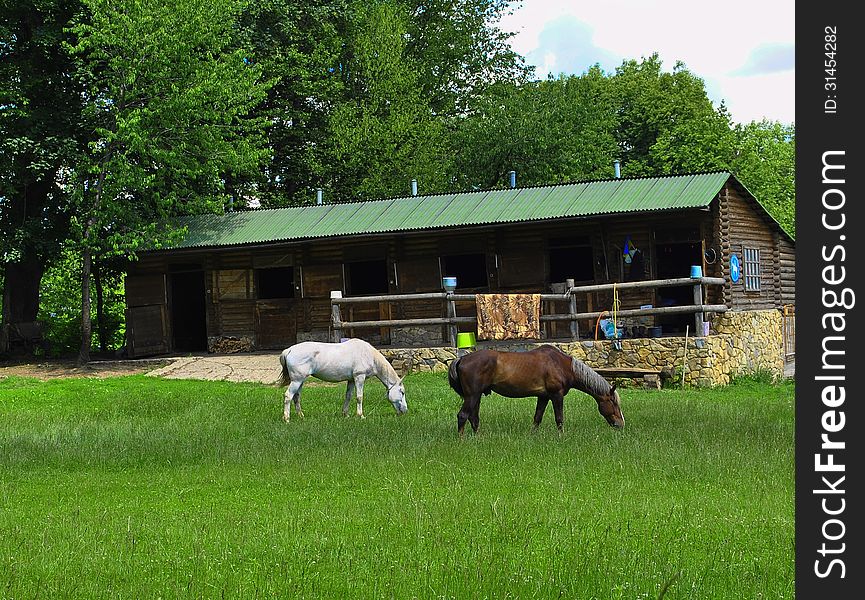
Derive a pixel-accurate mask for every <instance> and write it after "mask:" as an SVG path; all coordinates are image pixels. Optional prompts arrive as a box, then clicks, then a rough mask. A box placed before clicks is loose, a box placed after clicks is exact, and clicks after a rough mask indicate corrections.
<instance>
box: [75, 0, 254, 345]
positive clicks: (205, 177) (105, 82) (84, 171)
mask: <svg viewBox="0 0 865 600" xmlns="http://www.w3.org/2000/svg"><path fill="white" fill-rule="evenodd" d="M86 4H87V6H88V8H89V9H90V13H89V15H88V17H87V18H86V19H82V20H81V21H79V22H78V23H77V24H76V26H75V32H76V34H77V35H78V43H77V44H76V45H75V46H74V48H73V50H74V52H75V54H76V55H77V56H78V57H79V59H80V69H79V76H80V77H82V78H83V79H85V80H86V82H87V84H88V87H87V96H86V98H87V103H88V106H87V111H86V113H85V114H86V117H87V119H88V122H89V123H91V124H92V126H93V131H94V135H93V139H92V141H91V143H90V144H89V146H88V150H87V152H86V153H83V154H82V155H81V156H80V157H79V161H78V164H77V165H76V170H75V173H74V179H73V181H72V183H71V185H72V187H73V197H74V205H73V210H74V217H73V219H72V223H73V232H74V235H75V241H76V242H77V247H76V248H75V250H76V251H78V252H80V255H81V261H82V271H81V273H82V276H81V282H82V283H81V290H82V293H81V298H82V344H81V350H80V352H79V362H87V361H88V360H89V358H90V347H91V317H90V314H91V292H90V283H91V274H92V259H93V257H94V256H99V257H110V256H114V255H127V256H134V254H135V252H136V251H137V250H139V249H141V248H147V247H154V246H157V247H158V245H159V244H160V243H161V242H162V241H164V240H166V239H170V237H171V235H172V234H173V233H175V232H174V230H173V228H172V227H171V226H170V224H169V221H168V219H169V218H170V217H172V216H175V215H178V214H188V213H194V212H202V211H220V210H222V208H223V204H224V203H225V202H226V200H227V197H228V193H227V191H226V186H225V179H226V177H231V176H235V175H239V176H244V175H246V174H248V173H251V172H254V171H256V170H257V169H258V168H259V166H260V164H261V162H262V160H263V159H264V157H265V152H263V151H262V150H261V146H262V145H263V139H262V135H261V131H262V127H263V126H264V123H263V122H261V121H260V120H258V119H251V118H249V116H248V115H249V112H250V110H251V109H252V107H254V106H255V105H256V104H258V103H259V102H260V101H261V100H262V99H263V97H264V93H265V86H264V85H263V84H262V82H261V81H260V70H259V69H258V68H257V67H255V66H254V65H253V64H250V63H251V60H250V57H249V55H248V54H249V53H248V52H247V51H245V50H243V49H238V48H233V47H232V43H233V42H234V39H233V35H234V25H235V23H236V17H237V15H238V13H239V9H240V6H241V5H240V2H239V1H238V2H225V1H222V0H178V1H176V2H174V3H170V4H166V3H164V2H161V1H160V0H125V1H123V2H117V1H116V0H86Z"/></svg>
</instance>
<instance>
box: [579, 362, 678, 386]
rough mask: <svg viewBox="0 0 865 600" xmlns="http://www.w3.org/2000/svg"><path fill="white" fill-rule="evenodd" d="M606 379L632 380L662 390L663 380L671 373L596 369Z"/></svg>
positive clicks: (609, 368) (625, 368)
mask: <svg viewBox="0 0 865 600" xmlns="http://www.w3.org/2000/svg"><path fill="white" fill-rule="evenodd" d="M595 371H597V372H598V374H600V375H601V376H602V377H604V378H605V379H632V380H634V381H635V382H638V383H641V384H642V385H643V387H646V388H650V389H656V390H659V389H661V380H662V379H665V378H666V377H667V376H668V375H669V373H667V372H666V371H665V370H664V369H660V368H658V369H643V368H640V367H604V368H599V369H595Z"/></svg>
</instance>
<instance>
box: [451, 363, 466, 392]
mask: <svg viewBox="0 0 865 600" xmlns="http://www.w3.org/2000/svg"><path fill="white" fill-rule="evenodd" d="M462 359H463V357H462V356H460V357H459V358H455V359H454V360H453V361H451V366H450V367H448V383H449V384H450V385H451V389H452V390H453V391H455V392H456V393H457V394H459V395H460V396H462V395H463V384H462V383H461V382H460V367H459V362H460V361H461V360H462Z"/></svg>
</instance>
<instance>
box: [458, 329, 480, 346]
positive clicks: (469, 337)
mask: <svg viewBox="0 0 865 600" xmlns="http://www.w3.org/2000/svg"><path fill="white" fill-rule="evenodd" d="M476 345H477V338H476V336H475V333H474V332H473V331H469V332H467V333H458V334H457V348H474V347H475V346H476Z"/></svg>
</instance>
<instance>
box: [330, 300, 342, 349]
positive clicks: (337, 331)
mask: <svg viewBox="0 0 865 600" xmlns="http://www.w3.org/2000/svg"><path fill="white" fill-rule="evenodd" d="M334 298H342V292H341V291H339V290H331V292H330V322H331V325H332V326H333V333H332V334H331V340H332V341H334V342H339V340H341V339H342V317H341V316H340V314H339V304H337V303H336V302H334V301H333V300H334Z"/></svg>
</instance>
